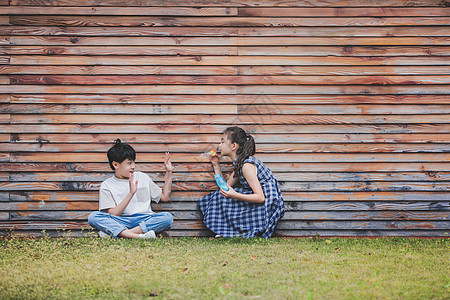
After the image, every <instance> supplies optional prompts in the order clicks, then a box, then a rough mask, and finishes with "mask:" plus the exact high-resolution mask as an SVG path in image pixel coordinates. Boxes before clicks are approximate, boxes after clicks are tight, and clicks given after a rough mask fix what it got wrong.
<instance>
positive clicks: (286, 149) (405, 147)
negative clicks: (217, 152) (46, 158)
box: [0, 127, 450, 155]
mask: <svg viewBox="0 0 450 300" xmlns="http://www.w3.org/2000/svg"><path fill="white" fill-rule="evenodd" d="M0 128H1V127H0ZM449 145H450V143H442V144H430V143H425V144H418V143H417V144H416V143H414V144H411V143H410V144H406V143H403V144H400V143H397V142H394V143H393V144H379V143H370V141H367V140H364V142H362V143H361V144H350V145H349V144H346V143H344V144H325V145H324V144H313V143H304V144H301V145H298V144H277V143H275V144H261V143H258V145H257V151H258V152H257V153H272V152H274V153H334V152H339V153H361V152H375V153H390V152H396V153H427V152H433V153H435V152H448V149H449ZM133 148H134V149H135V150H136V151H137V152H138V153H143V152H156V153H161V152H165V151H169V152H174V153H183V152H188V153H193V152H196V153H198V154H199V155H203V152H206V151H205V150H206V149H213V148H215V145H212V144H208V143H204V144H134V145H133ZM1 149H2V151H4V152H23V151H24V149H26V150H27V151H28V152H101V153H105V151H106V150H107V146H105V145H104V144H91V143H85V144H53V143H40V144H39V143H38V142H36V143H32V144H31V143H20V144H18V143H10V144H5V145H2V146H1Z"/></svg>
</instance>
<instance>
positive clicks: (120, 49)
mask: <svg viewBox="0 0 450 300" xmlns="http://www.w3.org/2000/svg"><path fill="white" fill-rule="evenodd" d="M191 30H192V29H191ZM408 49H409V48H406V47H405V48H404V50H405V51H407V52H410V53H412V54H417V55H428V56H429V55H430V54H427V53H426V51H429V53H432V54H433V55H445V53H447V49H446V47H436V48H434V47H423V48H422V49H416V48H413V49H411V50H410V51H408ZM312 53H313V52H312V51H311V54H312ZM397 53H400V52H397ZM0 54H2V55H10V54H22V55H23V54H25V55H26V54H31V55H32V54H37V55H41V54H47V55H237V54H238V49H237V47H236V46H231V47H226V46H219V47H212V46H210V47H200V46H179V47H177V46H131V47H129V46H106V47H105V46H103V47H97V46H80V47H67V46H62V47H61V46H59V47H58V46H57V47H52V46H48V47H46V46H9V47H2V48H1V49H0ZM263 55H264V54H263ZM281 55H284V54H281ZM397 55H400V54H397ZM218 69H219V68H218Z"/></svg>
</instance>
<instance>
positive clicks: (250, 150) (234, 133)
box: [224, 126, 256, 177]
mask: <svg viewBox="0 0 450 300" xmlns="http://www.w3.org/2000/svg"><path fill="white" fill-rule="evenodd" d="M224 133H225V134H226V135H227V136H228V138H229V139H230V140H231V142H232V143H237V144H238V145H239V149H238V150H237V151H236V154H237V155H238V157H237V159H236V162H235V163H234V177H238V176H239V175H240V174H241V169H242V165H243V164H244V160H246V159H247V158H248V157H249V156H250V155H254V154H255V150H256V146H255V139H254V138H253V136H251V135H250V134H247V133H246V132H245V131H244V129H242V128H240V127H237V126H234V127H228V128H227V129H225V131H224Z"/></svg>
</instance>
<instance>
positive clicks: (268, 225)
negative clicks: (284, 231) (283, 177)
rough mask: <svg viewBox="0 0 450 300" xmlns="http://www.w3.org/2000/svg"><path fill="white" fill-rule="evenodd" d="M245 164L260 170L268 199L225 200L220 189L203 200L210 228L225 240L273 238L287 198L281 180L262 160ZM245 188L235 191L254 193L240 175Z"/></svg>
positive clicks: (240, 181) (200, 205)
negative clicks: (254, 201) (249, 201)
mask: <svg viewBox="0 0 450 300" xmlns="http://www.w3.org/2000/svg"><path fill="white" fill-rule="evenodd" d="M244 163H252V164H254V165H255V166H256V168H257V176H258V180H259V182H260V184H261V187H262V190H263V192H264V195H265V196H266V200H265V202H264V203H262V204H254V203H248V202H245V201H241V200H237V199H230V198H226V197H224V196H223V195H222V194H221V193H220V190H218V191H215V192H213V193H211V194H209V195H206V196H205V197H203V198H201V199H199V200H198V201H197V202H198V205H199V207H200V210H201V211H202V213H203V222H204V223H205V225H206V227H208V228H209V229H210V230H211V231H213V232H214V233H216V234H219V235H221V236H223V237H244V238H252V237H255V236H260V237H264V238H269V237H271V236H272V233H273V231H274V229H275V227H276V226H277V223H278V221H279V220H280V218H281V217H283V215H284V204H283V197H282V196H281V191H280V187H279V185H278V181H277V180H276V179H275V177H274V176H273V174H272V171H270V169H269V168H267V167H266V166H265V165H264V164H263V163H262V162H261V161H260V160H259V159H257V158H255V157H253V156H249V157H248V158H247V159H246V160H245V161H244ZM239 183H240V185H241V187H239V188H235V190H236V191H237V192H238V193H241V194H253V191H252V189H251V188H250V186H249V184H248V182H247V180H246V179H245V177H244V176H243V175H242V174H241V175H240V176H239Z"/></svg>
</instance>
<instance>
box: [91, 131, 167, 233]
mask: <svg viewBox="0 0 450 300" xmlns="http://www.w3.org/2000/svg"><path fill="white" fill-rule="evenodd" d="M170 157H171V156H170V154H169V153H166V159H165V161H164V167H165V169H166V175H165V177H164V180H165V181H164V187H163V189H162V190H161V188H160V187H158V186H157V185H156V184H155V183H154V182H153V181H152V180H151V179H150V177H149V176H148V175H146V174H144V173H142V172H135V171H134V168H135V166H136V164H135V160H136V152H135V151H134V149H133V148H132V147H131V146H130V145H128V144H125V143H122V142H121V141H120V139H117V140H116V141H115V144H114V146H113V147H111V148H110V149H109V150H108V160H109V166H110V167H111V169H112V170H113V171H114V176H112V177H110V178H108V179H106V180H105V181H103V182H102V184H101V186H100V198H99V211H94V212H92V213H90V214H89V217H88V222H89V225H91V226H92V227H94V228H97V229H98V230H100V232H99V235H100V237H107V236H108V235H111V236H114V237H123V238H146V239H148V238H155V237H156V234H155V233H158V232H161V231H164V230H167V229H170V228H172V224H173V216H172V214H171V213H169V212H161V213H154V212H153V211H152V209H151V206H150V202H151V200H153V201H155V202H159V200H161V201H164V202H167V201H170V193H171V185H172V163H171V162H170Z"/></svg>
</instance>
